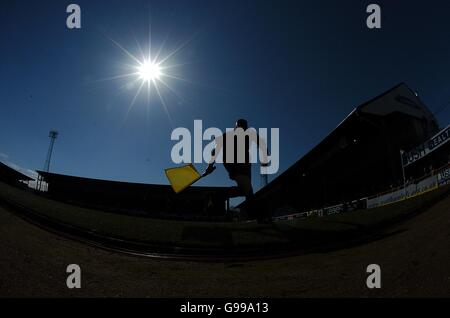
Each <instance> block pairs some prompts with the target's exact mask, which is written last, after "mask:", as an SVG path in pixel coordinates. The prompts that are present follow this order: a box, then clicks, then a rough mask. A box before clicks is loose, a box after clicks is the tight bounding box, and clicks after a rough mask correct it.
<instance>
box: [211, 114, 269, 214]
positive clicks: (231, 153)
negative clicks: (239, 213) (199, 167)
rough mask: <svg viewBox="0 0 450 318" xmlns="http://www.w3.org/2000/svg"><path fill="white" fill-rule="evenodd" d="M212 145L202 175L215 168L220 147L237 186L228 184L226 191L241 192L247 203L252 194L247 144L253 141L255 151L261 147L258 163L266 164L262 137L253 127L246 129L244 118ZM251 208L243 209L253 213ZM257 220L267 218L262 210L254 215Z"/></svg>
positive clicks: (236, 195) (264, 145) (249, 203)
mask: <svg viewBox="0 0 450 318" xmlns="http://www.w3.org/2000/svg"><path fill="white" fill-rule="evenodd" d="M215 142H216V147H215V149H214V150H213V151H212V153H211V155H212V157H211V161H210V162H209V165H208V167H207V168H206V170H205V172H204V174H203V176H207V175H209V174H211V173H212V172H213V171H214V170H215V169H216V168H215V166H214V164H215V163H216V160H217V156H218V155H219V153H220V151H221V150H222V158H223V165H224V167H225V169H226V170H227V172H228V175H229V177H230V179H231V180H233V181H235V182H236V184H237V186H236V187H231V188H230V190H229V192H228V197H230V198H235V197H240V196H245V199H246V201H247V204H248V205H250V206H251V200H252V197H253V187H252V169H251V168H252V166H251V160H250V159H251V158H250V146H251V144H252V143H253V142H254V143H256V145H257V151H258V150H261V154H262V158H261V162H262V164H261V165H262V166H267V164H268V158H267V145H266V143H265V141H264V140H263V139H262V138H260V137H259V135H258V134H257V133H256V130H254V129H248V123H247V121H246V120H245V119H239V120H238V121H237V122H236V125H235V128H234V131H229V132H226V133H224V134H223V135H222V136H220V137H217V138H216V140H215ZM252 212H253V211H247V213H248V214H249V215H253V216H255V215H254V214H255V213H252ZM256 218H257V219H258V222H265V221H269V219H267V218H264V215H263V214H262V213H258V214H257V215H256Z"/></svg>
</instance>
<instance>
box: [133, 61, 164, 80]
mask: <svg viewBox="0 0 450 318" xmlns="http://www.w3.org/2000/svg"><path fill="white" fill-rule="evenodd" d="M138 73H139V76H140V77H141V79H142V80H144V81H147V82H150V81H155V80H159V79H160V77H161V75H162V73H161V67H160V66H159V64H157V63H153V62H150V61H145V62H144V63H142V64H141V65H140V66H139V71H138Z"/></svg>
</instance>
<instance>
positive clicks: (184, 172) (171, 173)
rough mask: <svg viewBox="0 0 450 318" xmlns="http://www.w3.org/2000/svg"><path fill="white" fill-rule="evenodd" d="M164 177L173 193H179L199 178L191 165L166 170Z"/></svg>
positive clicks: (198, 174)
mask: <svg viewBox="0 0 450 318" xmlns="http://www.w3.org/2000/svg"><path fill="white" fill-rule="evenodd" d="M166 176H167V179H169V182H170V184H171V185H172V188H173V190H174V191H175V193H180V192H181V191H183V190H184V189H186V188H187V187H189V186H190V185H191V184H193V183H194V182H196V181H197V180H198V179H200V178H201V176H200V173H198V171H197V169H195V167H194V166H193V165H192V164H188V165H185V166H182V167H176V168H169V169H166Z"/></svg>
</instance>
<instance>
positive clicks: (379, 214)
mask: <svg viewBox="0 0 450 318" xmlns="http://www.w3.org/2000/svg"><path fill="white" fill-rule="evenodd" d="M447 190H448V187H447V188H445V189H440V190H437V191H433V192H430V193H427V194H424V195H422V196H418V197H415V198H412V199H409V200H407V201H403V202H399V203H396V204H391V205H388V206H385V207H380V208H375V209H371V210H365V211H356V212H350V213H344V214H339V215H334V216H329V217H323V218H309V219H298V220H293V221H287V220H286V221H277V222H275V223H274V224H273V225H258V224H256V223H255V222H251V223H208V222H188V221H172V220H170V221H169V220H159V219H151V218H145V217H134V216H126V215H121V214H114V213H110V212H103V211H99V210H92V209H86V208H81V207H78V206H73V205H69V204H65V203H62V202H58V201H53V200H50V199H47V198H45V197H43V196H40V195H36V194H34V193H32V192H30V191H25V190H22V189H18V188H15V187H11V186H9V185H6V184H4V183H0V199H3V200H7V201H9V202H11V203H19V204H21V205H22V206H25V207H27V208H31V209H33V210H34V211H36V212H38V213H40V214H42V215H45V216H47V217H50V218H52V219H56V220H59V221H62V222H65V223H69V224H72V225H76V226H78V227H81V228H84V229H88V230H94V231H97V232H100V233H105V234H108V235H111V236H114V237H118V238H126V239H129V240H138V241H144V242H148V243H153V244H160V245H166V246H171V245H176V246H181V247H202V248H224V247H226V248H230V247H231V248H236V247H252V246H264V245H265V244H285V243H289V242H303V241H304V242H305V243H306V242H311V240H321V239H323V238H325V237H328V238H329V239H336V238H338V237H339V235H341V234H343V233H347V232H348V231H353V230H363V231H364V229H365V228H366V227H368V226H374V225H377V224H379V223H381V222H384V221H387V220H390V219H392V218H394V217H397V216H401V215H405V214H407V213H409V212H411V211H412V210H415V209H417V208H419V207H421V206H423V205H425V204H427V203H428V202H430V201H432V200H434V199H436V197H438V196H439V195H441V194H442V193H441V192H443V191H447Z"/></svg>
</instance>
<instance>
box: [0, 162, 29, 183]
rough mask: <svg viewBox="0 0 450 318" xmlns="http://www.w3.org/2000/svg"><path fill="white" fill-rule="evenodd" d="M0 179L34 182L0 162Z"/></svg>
mask: <svg viewBox="0 0 450 318" xmlns="http://www.w3.org/2000/svg"><path fill="white" fill-rule="evenodd" d="M2 177H4V178H7V179H11V180H17V181H31V180H34V179H33V178H31V177H29V176H27V175H25V174H23V173H21V172H19V171H17V170H15V169H13V168H11V167H10V166H8V165H6V164H4V163H2V162H0V179H2Z"/></svg>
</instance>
